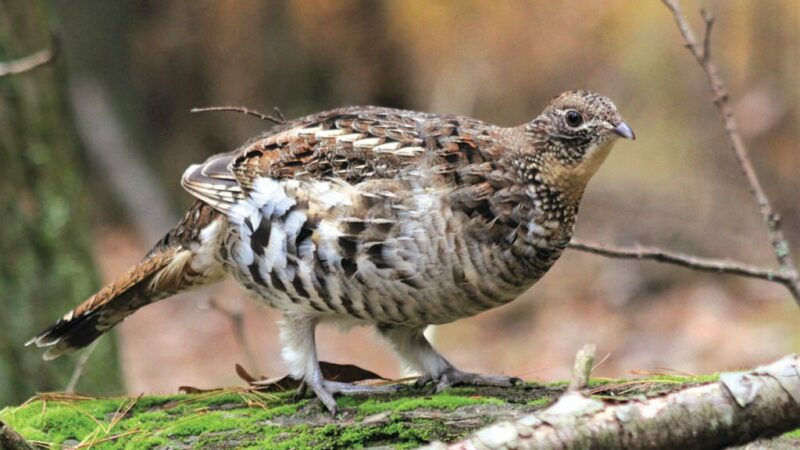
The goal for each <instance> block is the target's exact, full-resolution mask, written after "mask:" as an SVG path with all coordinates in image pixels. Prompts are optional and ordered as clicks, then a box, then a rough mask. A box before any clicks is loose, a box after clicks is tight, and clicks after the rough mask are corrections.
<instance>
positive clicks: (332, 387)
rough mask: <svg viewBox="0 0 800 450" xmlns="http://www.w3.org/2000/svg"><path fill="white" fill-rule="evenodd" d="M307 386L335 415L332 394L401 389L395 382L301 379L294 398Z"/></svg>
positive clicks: (374, 393) (362, 393)
mask: <svg viewBox="0 0 800 450" xmlns="http://www.w3.org/2000/svg"><path fill="white" fill-rule="evenodd" d="M308 388H311V390H312V391H314V394H315V395H316V396H317V398H318V399H319V400H320V401H321V402H322V404H323V405H325V408H327V409H328V411H330V412H331V414H332V415H336V412H337V410H338V409H337V406H336V400H335V399H334V398H333V395H334V394H344V395H386V394H393V393H396V392H397V391H399V390H400V389H402V386H401V385H397V384H390V385H380V386H374V385H364V384H352V383H342V382H341V381H330V380H319V382H312V383H309V382H307V381H303V383H302V384H301V385H300V387H299V388H298V389H297V394H296V395H295V398H297V399H299V398H302V397H303V396H304V395H305V394H306V392H307V391H308Z"/></svg>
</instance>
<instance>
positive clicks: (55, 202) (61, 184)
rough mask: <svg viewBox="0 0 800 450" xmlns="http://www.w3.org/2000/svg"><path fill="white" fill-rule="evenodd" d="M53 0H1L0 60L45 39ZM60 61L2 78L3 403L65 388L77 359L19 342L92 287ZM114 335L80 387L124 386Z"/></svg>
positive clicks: (78, 160) (108, 389) (83, 202)
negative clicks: (50, 356)
mask: <svg viewBox="0 0 800 450" xmlns="http://www.w3.org/2000/svg"><path fill="white" fill-rule="evenodd" d="M52 27H53V24H52V16H51V11H50V9H49V3H47V2H40V1H33V2H31V1H24V0H12V1H5V2H1V3H0V60H2V61H7V60H11V59H17V58H20V57H24V56H26V55H28V54H30V53H33V52H34V51H37V50H39V49H42V48H45V47H47V46H49V45H50V44H51V43H50V39H49V32H48V30H50V29H52ZM62 69H63V66H62V65H61V64H59V63H58V61H56V62H55V64H50V65H48V66H46V67H42V68H38V69H35V70H33V71H31V72H26V73H22V74H18V75H12V76H7V77H3V78H0V161H2V163H0V214H2V222H1V223H2V225H0V307H2V314H0V406H2V405H4V404H8V403H16V402H19V401H22V400H24V399H26V398H27V397H29V396H31V395H32V394H33V393H35V392H36V391H48V390H62V389H64V387H65V386H66V384H67V381H68V379H69V377H70V375H71V374H72V370H73V367H74V365H75V358H62V360H58V361H53V362H51V363H45V362H44V361H42V359H41V352H39V351H36V350H33V349H25V348H24V347H23V344H24V343H25V342H26V341H27V340H28V339H29V338H30V337H32V336H33V335H34V334H35V333H36V332H38V331H40V330H41V329H42V328H44V327H46V326H47V325H49V324H51V323H52V322H54V321H55V320H56V319H57V318H58V317H60V316H61V315H62V314H64V313H65V312H66V311H68V310H69V309H70V308H71V307H73V306H75V305H76V304H77V303H78V302H80V301H82V300H83V299H85V298H86V297H88V296H89V295H91V294H92V293H93V292H94V291H95V290H96V289H97V288H98V277H97V274H96V271H95V267H94V265H93V261H92V257H91V252H90V242H91V241H90V238H91V231H92V230H91V226H90V216H89V196H88V195H87V194H88V193H87V192H86V189H85V186H86V181H85V180H86V177H87V174H86V173H85V167H84V165H83V161H82V156H81V151H80V147H79V143H78V141H77V138H76V135H75V131H74V129H73V125H72V123H71V122H70V120H69V115H68V110H67V105H66V102H65V96H64V82H63V81H64V80H63V78H62V75H63V70H62ZM119 380H120V377H119V371H118V364H117V359H116V353H115V350H114V345H113V342H112V339H108V338H106V339H104V342H102V343H101V345H100V346H99V347H98V348H97V349H96V351H95V353H94V354H93V355H92V358H91V359H90V360H89V363H88V364H87V366H86V367H85V370H84V374H83V378H82V379H81V382H80V383H79V384H78V388H77V389H78V390H79V391H80V390H83V391H89V392H91V393H93V394H109V393H113V392H116V391H119V389H120V381H119Z"/></svg>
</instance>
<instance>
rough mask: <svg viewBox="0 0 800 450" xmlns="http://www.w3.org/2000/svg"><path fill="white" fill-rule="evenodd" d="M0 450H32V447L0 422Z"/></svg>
mask: <svg viewBox="0 0 800 450" xmlns="http://www.w3.org/2000/svg"><path fill="white" fill-rule="evenodd" d="M0 449H3V450H34V447H33V446H32V445H31V444H29V443H28V441H26V440H25V439H23V438H22V436H20V435H19V434H18V433H17V432H16V431H14V430H12V429H11V427H9V426H8V425H6V424H5V423H3V422H2V421H0Z"/></svg>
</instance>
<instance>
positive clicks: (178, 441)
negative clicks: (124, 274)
mask: <svg viewBox="0 0 800 450" xmlns="http://www.w3.org/2000/svg"><path fill="white" fill-rule="evenodd" d="M724 376H725V375H723V376H722V377H723V378H724ZM723 381H724V380H723ZM720 384H721V382H720V380H719V377H718V376H705V377H683V376H674V375H660V376H653V377H648V378H644V379H637V380H598V379H592V380H591V381H590V383H589V385H588V387H587V388H586V389H585V390H583V391H582V393H581V394H578V393H577V392H571V393H569V394H567V395H581V396H584V398H586V399H588V400H590V401H592V402H596V403H595V405H597V404H602V405H603V406H604V407H608V406H612V407H613V406H614V405H616V407H619V406H620V405H625V404H626V402H631V401H635V402H639V404H641V403H642V402H647V401H648V400H659V399H664V398H667V397H669V396H671V395H676V393H677V392H679V391H682V390H683V391H686V390H687V389H689V390H691V389H702V388H704V387H705V386H719V385H720ZM566 386H567V383H555V384H548V385H536V384H524V385H521V386H516V387H512V388H478V387H464V388H453V389H449V390H447V391H445V392H442V393H438V394H433V393H431V392H429V388H409V389H407V390H405V391H402V392H400V393H398V394H393V395H389V396H381V397H370V398H355V397H340V398H339V399H338V403H339V407H340V413H339V414H338V415H337V416H336V417H331V415H330V414H329V413H328V412H327V411H326V410H325V409H324V408H323V407H322V405H321V404H320V403H319V402H318V401H317V400H313V399H302V400H295V399H294V398H293V396H294V394H293V393H292V392H278V393H267V392H259V391H254V390H253V389H252V388H249V387H248V388H243V387H236V388H228V389H220V390H214V391H207V392H199V393H193V394H179V395H170V396H146V397H145V396H142V397H135V398H110V399H96V398H90V397H84V396H79V395H74V394H70V395H67V394H57V393H53V394H42V395H39V396H37V397H35V398H33V399H31V400H29V401H28V402H26V403H25V404H23V405H21V406H18V407H13V408H6V409H4V410H2V411H0V421H3V422H5V423H6V424H8V425H9V426H10V427H12V428H14V429H15V430H16V431H17V432H18V433H19V434H20V435H22V436H23V437H24V438H26V439H27V440H28V441H29V442H30V443H32V444H34V445H37V446H43V447H49V448H87V447H91V448H93V449H174V448H208V449H219V448H237V449H238V448H254V449H255V448H277V449H295V448H298V449H300V448H327V449H335V448H416V447H419V446H421V445H425V444H428V443H431V442H435V441H438V442H459V441H461V440H462V439H464V438H467V441H463V442H461V444H460V445H462V448H475V447H476V445H473V444H475V443H477V442H478V441H475V440H474V439H473V438H471V437H469V436H470V435H471V434H472V433H474V432H475V431H478V430H485V429H486V427H487V426H489V425H491V424H495V423H498V422H500V423H502V422H507V423H514V422H517V421H519V420H520V419H522V418H524V417H529V416H531V415H532V414H535V413H537V412H539V413H541V412H543V411H547V410H548V409H550V410H551V412H552V408H553V406H554V405H555V402H556V401H557V399H558V398H562V399H563V398H564V397H562V395H563V394H564V392H565V391H566ZM673 426H677V424H675V425H673ZM781 426H783V427H784V428H783V429H785V426H786V425H785V424H782V425H781ZM767 431H768V430H767ZM567 433H568V432H567ZM773 434H774V433H773ZM469 439H473V441H469ZM470 442H472V443H470ZM794 444H798V445H800V430H798V431H794V432H791V433H788V434H784V435H783V436H781V437H779V438H777V439H776V440H772V441H768V442H765V443H764V445H765V446H766V447H767V448H770V447H773V446H774V448H784V446H790V445H794ZM441 445H444V444H441ZM698 445H699V446H702V444H701V443H700V442H699V441H698ZM718 446H719V444H718V442H717V447H718ZM497 448H506V447H503V446H499V447H497ZM508 448H512V447H510V446H509V447H508ZM545 448H547V447H545ZM552 448H555V447H552ZM576 448H583V447H576ZM586 448H588V446H587V447H586ZM651 448H652V446H651ZM665 448H666V447H665Z"/></svg>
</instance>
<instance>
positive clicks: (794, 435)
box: [783, 428, 800, 439]
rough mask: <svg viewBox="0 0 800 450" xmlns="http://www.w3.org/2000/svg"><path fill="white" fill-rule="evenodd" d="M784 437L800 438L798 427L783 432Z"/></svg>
mask: <svg viewBox="0 0 800 450" xmlns="http://www.w3.org/2000/svg"><path fill="white" fill-rule="evenodd" d="M783 436H784V437H788V438H797V439H800V428H798V429H796V430H794V431H790V432H788V433H784V434H783Z"/></svg>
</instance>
